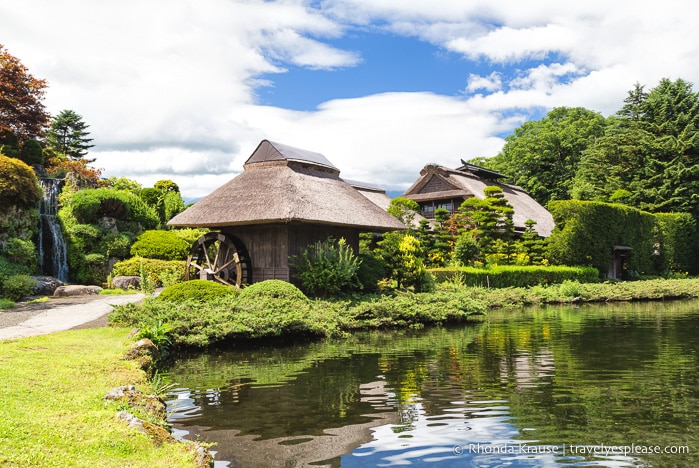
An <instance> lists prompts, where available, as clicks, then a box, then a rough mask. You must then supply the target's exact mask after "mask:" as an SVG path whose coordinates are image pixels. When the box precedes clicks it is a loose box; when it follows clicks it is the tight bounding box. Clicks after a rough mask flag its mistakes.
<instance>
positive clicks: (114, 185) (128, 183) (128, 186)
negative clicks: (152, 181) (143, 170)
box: [102, 177, 143, 195]
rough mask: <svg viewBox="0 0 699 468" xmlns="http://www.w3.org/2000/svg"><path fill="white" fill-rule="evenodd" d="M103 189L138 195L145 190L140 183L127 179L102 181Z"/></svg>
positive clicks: (112, 178) (117, 178)
mask: <svg viewBox="0 0 699 468" xmlns="http://www.w3.org/2000/svg"><path fill="white" fill-rule="evenodd" d="M102 187H104V188H111V189H114V190H126V191H127V192H131V193H133V194H136V195H138V194H139V193H140V192H141V190H142V189H143V187H142V186H141V184H140V183H139V182H137V181H135V180H133V179H128V178H126V177H110V178H108V179H106V180H104V181H102Z"/></svg>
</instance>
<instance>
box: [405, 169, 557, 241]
mask: <svg viewBox="0 0 699 468" xmlns="http://www.w3.org/2000/svg"><path fill="white" fill-rule="evenodd" d="M461 162H462V165H461V166H460V167H458V168H457V169H449V168H447V167H444V166H438V165H436V164H428V165H427V166H425V167H424V168H423V169H422V171H420V177H419V178H418V179H417V180H416V181H415V182H414V183H413V185H411V186H410V188H408V190H406V191H405V193H403V195H401V196H402V197H405V198H409V199H411V200H414V201H416V202H417V203H418V205H420V214H421V215H422V216H424V217H425V218H427V219H434V212H435V210H436V209H437V208H445V209H447V210H448V211H449V212H450V213H453V212H454V211H456V210H457V209H458V208H459V206H460V205H461V203H462V202H463V201H464V200H466V199H468V198H472V197H476V198H485V194H484V189H485V188H486V187H488V186H497V187H500V188H501V189H502V191H503V194H504V195H505V198H506V199H507V201H508V203H509V204H510V205H512V208H513V209H514V215H513V221H514V225H515V232H519V233H522V232H524V229H525V227H526V226H525V223H526V222H527V220H529V219H531V220H533V221H536V225H535V226H534V228H535V229H536V231H537V233H538V234H539V235H540V236H542V237H548V236H550V235H551V232H552V231H553V227H554V222H553V216H551V213H550V212H549V211H548V210H547V209H546V208H544V207H543V206H541V205H540V204H539V203H538V202H537V201H536V200H534V199H533V198H532V197H530V196H529V194H527V192H525V191H524V190H522V188H521V187H518V186H516V185H509V184H505V183H502V182H500V179H502V178H504V177H505V176H504V175H502V174H499V173H497V172H495V171H491V170H489V169H484V168H482V167H478V166H475V165H472V164H468V163H465V162H464V161H461Z"/></svg>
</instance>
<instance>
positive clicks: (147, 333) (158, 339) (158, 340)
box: [136, 320, 172, 353]
mask: <svg viewBox="0 0 699 468" xmlns="http://www.w3.org/2000/svg"><path fill="white" fill-rule="evenodd" d="M169 332H170V326H169V325H168V324H166V323H163V321H162V320H156V321H155V322H154V323H153V324H152V325H150V326H148V325H146V326H143V327H141V328H140V329H139V330H138V334H137V335H136V338H137V339H139V340H142V339H144V338H147V339H149V340H151V341H152V342H153V344H154V345H155V346H156V347H157V348H158V351H160V352H161V353H165V352H167V351H168V349H169V348H170V345H171V344H172V340H171V339H170V337H169V336H168V333H169Z"/></svg>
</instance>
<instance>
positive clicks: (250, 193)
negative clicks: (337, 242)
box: [168, 140, 405, 282]
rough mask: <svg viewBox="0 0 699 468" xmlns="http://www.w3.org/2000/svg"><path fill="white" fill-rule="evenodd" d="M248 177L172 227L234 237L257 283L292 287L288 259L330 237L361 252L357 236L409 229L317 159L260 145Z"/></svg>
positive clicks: (295, 150) (178, 218)
mask: <svg viewBox="0 0 699 468" xmlns="http://www.w3.org/2000/svg"><path fill="white" fill-rule="evenodd" d="M243 169H244V171H243V172H242V173H241V174H239V175H238V176H237V177H235V178H233V179H232V180H230V181H229V182H228V183H226V184H224V185H223V186H221V187H219V188H218V189H216V190H214V191H213V192H212V193H211V194H210V195H208V196H207V197H205V198H203V199H202V200H200V201H199V202H197V203H196V204H195V205H193V206H191V207H190V208H188V209H187V210H185V211H184V212H182V213H180V214H178V215H177V216H175V217H174V218H173V219H172V220H170V222H169V223H168V224H169V225H171V226H188V227H206V228H210V229H215V230H220V231H222V232H224V233H226V234H230V235H231V236H235V237H236V238H237V239H239V240H240V241H241V242H242V244H244V245H245V246H246V247H247V250H248V251H249V254H250V259H251V262H252V270H253V278H252V281H253V282H255V281H260V280H262V279H270V278H277V279H283V280H287V281H289V280H290V279H291V277H290V275H291V273H290V271H289V267H288V257H289V256H290V255H296V254H298V253H300V252H301V251H303V249H305V248H306V247H307V246H308V245H310V244H312V243H314V242H316V241H319V240H324V239H326V238H327V237H329V236H333V237H335V238H337V239H339V238H341V237H342V238H345V239H346V240H347V241H348V243H349V244H350V245H352V246H353V247H354V248H355V249H358V246H359V233H360V232H385V231H392V230H398V229H404V228H405V226H403V225H402V224H401V223H400V222H399V221H398V220H396V219H395V218H394V217H393V216H391V215H389V214H388V213H387V212H386V211H385V210H384V209H382V208H380V207H379V206H377V205H376V204H375V203H373V202H372V201H371V200H370V199H369V198H367V197H366V196H364V195H362V194H361V193H360V192H359V191H358V190H357V189H355V188H354V187H352V185H350V184H348V183H347V182H345V181H344V180H342V179H341V178H340V170H339V169H337V168H336V167H335V166H334V165H333V164H332V163H331V162H330V161H329V160H328V159H327V158H326V157H325V156H323V155H322V154H320V153H314V152H312V151H307V150H303V149H299V148H294V147H291V146H288V145H283V144H280V143H274V142H271V141H268V140H263V141H262V142H261V143H260V144H259V145H258V147H257V149H255V151H254V152H253V153H252V155H251V156H250V158H248V160H247V161H246V162H245V164H244V166H243Z"/></svg>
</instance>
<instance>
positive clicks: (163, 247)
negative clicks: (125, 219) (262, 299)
mask: <svg viewBox="0 0 699 468" xmlns="http://www.w3.org/2000/svg"><path fill="white" fill-rule="evenodd" d="M189 249H190V244H189V243H187V242H186V241H185V240H184V239H182V238H181V237H180V236H178V235H177V234H175V233H174V232H173V231H144V232H142V233H141V234H140V235H139V236H138V238H137V240H136V242H134V243H133V245H132V246H131V255H133V256H135V257H145V258H157V259H160V260H184V259H186V258H187V255H189Z"/></svg>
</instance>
